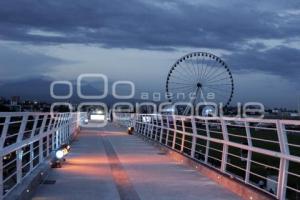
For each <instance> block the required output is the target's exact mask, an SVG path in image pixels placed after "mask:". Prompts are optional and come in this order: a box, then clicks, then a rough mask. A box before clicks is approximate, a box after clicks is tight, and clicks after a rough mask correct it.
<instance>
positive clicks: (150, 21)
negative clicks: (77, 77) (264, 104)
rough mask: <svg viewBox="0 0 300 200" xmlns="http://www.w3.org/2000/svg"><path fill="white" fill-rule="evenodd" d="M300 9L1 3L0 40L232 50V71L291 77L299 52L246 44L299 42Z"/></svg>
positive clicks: (274, 2) (162, 1) (81, 1)
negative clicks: (253, 42) (283, 41)
mask: <svg viewBox="0 0 300 200" xmlns="http://www.w3.org/2000/svg"><path fill="white" fill-rule="evenodd" d="M299 9H300V2H299V0H286V1H282V0H270V1H260V0H253V1H239V0H230V1H215V0H210V1H203V0H195V1H194V2H192V1H191V0H190V1H183V0H177V1H168V0H159V1H158V0H152V1H143V0H127V1H125V0H110V1H104V0H76V1H74V0H49V1H37V0H15V1H11V0H2V1H0V40H12V41H20V42H30V43H33V44H49V43H50V44H62V43H80V44H99V45H101V46H102V47H106V48H114V47H117V48H136V49H158V50H174V49H177V48H180V47H192V48H211V49H222V50H229V51H231V52H232V54H231V56H230V57H225V58H226V59H228V61H229V64H231V65H232V66H233V67H234V68H235V69H238V70H240V69H243V70H245V69H250V68H251V70H259V71H264V72H270V73H275V74H278V75H283V76H285V77H289V76H290V77H291V76H292V75H293V74H295V73H296V72H297V73H298V72H299V71H298V68H299V64H300V62H299V56H298V55H299V53H300V52H299V50H297V49H292V48H288V47H284V46H279V47H275V48H273V49H269V50H266V51H262V49H265V48H266V45H265V44H263V43H256V45H249V41H250V40H257V39H260V40H266V39H281V40H282V39H283V40H286V41H287V40H288V41H289V42H293V41H295V40H298V41H299V35H300V26H299V24H300V17H299V16H300V15H299V14H300V13H297V12H296V13H295V12H294V11H297V10H298V11H299ZM245 46H246V47H247V46H248V48H245ZM249 47H250V48H249ZM245 49H246V50H245ZM46 60H47V59H46ZM298 74H299V73H298Z"/></svg>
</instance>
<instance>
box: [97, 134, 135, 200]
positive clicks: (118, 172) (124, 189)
mask: <svg viewBox="0 0 300 200" xmlns="http://www.w3.org/2000/svg"><path fill="white" fill-rule="evenodd" d="M99 136H100V138H101V141H102V143H103V146H104V149H105V153H106V155H107V159H108V162H109V165H110V168H111V172H112V175H113V179H114V182H115V184H116V186H117V190H118V192H119V196H120V199H121V200H140V197H139V195H138V193H137V192H136V190H135V189H134V186H133V184H132V183H131V181H130V179H129V176H128V174H127V173H126V171H125V169H124V168H123V166H122V164H121V162H120V160H119V158H118V155H117V153H116V151H115V150H114V147H113V145H112V144H111V142H110V141H109V138H108V137H107V136H105V134H104V135H103V132H102V134H101V132H100V133H99Z"/></svg>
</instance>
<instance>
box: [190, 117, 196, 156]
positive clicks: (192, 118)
mask: <svg viewBox="0 0 300 200" xmlns="http://www.w3.org/2000/svg"><path fill="white" fill-rule="evenodd" d="M191 124H192V130H193V138H192V149H191V157H192V158H195V150H196V142H197V138H196V136H197V127H196V120H195V117H191Z"/></svg>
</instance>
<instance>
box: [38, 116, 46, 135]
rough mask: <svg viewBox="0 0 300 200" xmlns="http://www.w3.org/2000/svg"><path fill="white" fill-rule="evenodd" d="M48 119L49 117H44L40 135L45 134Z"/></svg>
mask: <svg viewBox="0 0 300 200" xmlns="http://www.w3.org/2000/svg"><path fill="white" fill-rule="evenodd" d="M47 118H48V116H47V115H44V118H43V122H42V125H41V127H40V132H39V135H40V134H42V133H43V132H44V129H45V125H46V121H47Z"/></svg>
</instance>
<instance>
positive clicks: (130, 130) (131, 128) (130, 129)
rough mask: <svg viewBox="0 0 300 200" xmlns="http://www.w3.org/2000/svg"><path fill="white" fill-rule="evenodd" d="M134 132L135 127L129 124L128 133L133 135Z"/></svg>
mask: <svg viewBox="0 0 300 200" xmlns="http://www.w3.org/2000/svg"><path fill="white" fill-rule="evenodd" d="M133 132H134V127H132V126H129V127H128V134H129V135H132V134H133Z"/></svg>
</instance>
